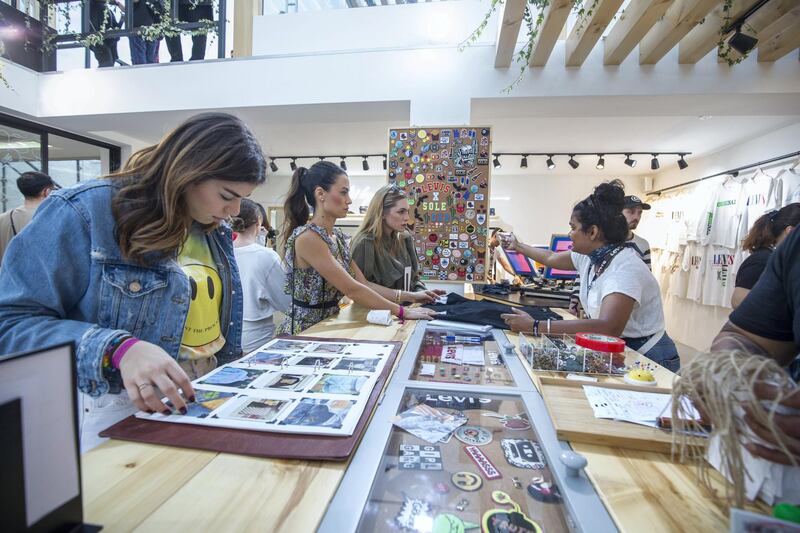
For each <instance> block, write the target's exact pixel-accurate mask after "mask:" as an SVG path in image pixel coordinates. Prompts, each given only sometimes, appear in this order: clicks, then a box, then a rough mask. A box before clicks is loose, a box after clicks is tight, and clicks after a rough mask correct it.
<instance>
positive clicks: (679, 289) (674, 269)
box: [667, 247, 689, 298]
mask: <svg viewBox="0 0 800 533" xmlns="http://www.w3.org/2000/svg"><path fill="white" fill-rule="evenodd" d="M685 253H686V247H684V249H683V250H681V251H680V252H679V253H670V254H669V255H670V258H669V264H668V266H667V271H668V272H669V293H668V294H669V295H670V296H677V297H678V298H686V288H687V287H688V286H689V273H688V272H687V271H685V270H684V269H683V256H684V254H685Z"/></svg>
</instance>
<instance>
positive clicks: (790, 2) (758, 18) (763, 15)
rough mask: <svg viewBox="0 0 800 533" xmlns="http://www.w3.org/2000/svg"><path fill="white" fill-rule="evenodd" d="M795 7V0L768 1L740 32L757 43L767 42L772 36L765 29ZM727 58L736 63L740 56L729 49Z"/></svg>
mask: <svg viewBox="0 0 800 533" xmlns="http://www.w3.org/2000/svg"><path fill="white" fill-rule="evenodd" d="M796 6H797V0H770V1H769V2H767V3H766V4H764V6H763V7H761V8H760V9H758V10H757V11H756V12H755V13H753V15H752V16H750V17H749V18H748V19H747V20H746V21H745V23H744V27H743V28H742V30H743V31H744V33H746V34H747V35H752V36H753V37H755V38H756V39H758V40H759V41H768V40H769V39H770V38H771V37H774V34H772V35H771V34H769V33H768V32H767V31H766V30H767V28H769V27H770V26H771V25H772V24H773V23H774V22H776V21H777V20H778V19H780V18H781V17H783V16H784V15H785V14H786V13H788V12H789V11H791V10H792V9H793V8H795V7H796ZM774 29H775V28H773V30H774ZM728 57H729V58H730V59H731V60H732V61H736V60H738V59H739V58H741V57H742V56H741V54H740V53H739V52H737V51H736V50H733V49H731V50H730V51H729V52H728ZM717 60H718V61H720V62H725V59H723V58H721V57H718V58H717Z"/></svg>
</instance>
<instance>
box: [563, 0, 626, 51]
mask: <svg viewBox="0 0 800 533" xmlns="http://www.w3.org/2000/svg"><path fill="white" fill-rule="evenodd" d="M622 2H623V0H598V2H597V5H596V6H595V7H594V11H592V12H591V13H586V14H585V15H584V16H583V17H582V18H580V19H579V20H578V22H577V23H576V24H575V26H574V27H573V28H572V31H571V32H570V34H569V37H567V60H566V64H567V66H568V67H579V66H581V65H582V64H583V62H584V61H586V58H587V57H588V56H589V53H590V52H591V51H592V49H593V48H594V45H596V44H597V41H598V40H600V37H602V36H603V32H604V31H605V30H606V27H607V26H608V23H609V22H611V19H613V18H614V15H616V14H617V11H618V10H619V7H620V6H621V5H622Z"/></svg>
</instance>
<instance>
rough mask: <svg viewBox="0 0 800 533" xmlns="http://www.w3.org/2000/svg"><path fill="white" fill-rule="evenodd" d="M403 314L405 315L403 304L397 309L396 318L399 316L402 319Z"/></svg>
mask: <svg viewBox="0 0 800 533" xmlns="http://www.w3.org/2000/svg"><path fill="white" fill-rule="evenodd" d="M403 315H405V309H403V306H402V305H401V306H400V310H399V311H397V318H399V319H400V320H401V321H402V320H403Z"/></svg>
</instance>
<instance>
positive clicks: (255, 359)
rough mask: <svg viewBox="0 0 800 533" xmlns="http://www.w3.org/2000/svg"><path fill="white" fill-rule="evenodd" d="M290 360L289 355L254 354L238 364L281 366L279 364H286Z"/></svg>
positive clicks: (272, 353)
mask: <svg viewBox="0 0 800 533" xmlns="http://www.w3.org/2000/svg"><path fill="white" fill-rule="evenodd" d="M291 358H292V356H291V355H288V354H285V353H275V352H256V353H254V354H252V355H250V356H248V357H246V358H245V359H242V360H241V361H239V364H241V365H253V366H281V363H283V362H284V361H286V363H287V364H288V363H289V359H291Z"/></svg>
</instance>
